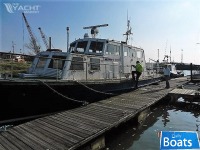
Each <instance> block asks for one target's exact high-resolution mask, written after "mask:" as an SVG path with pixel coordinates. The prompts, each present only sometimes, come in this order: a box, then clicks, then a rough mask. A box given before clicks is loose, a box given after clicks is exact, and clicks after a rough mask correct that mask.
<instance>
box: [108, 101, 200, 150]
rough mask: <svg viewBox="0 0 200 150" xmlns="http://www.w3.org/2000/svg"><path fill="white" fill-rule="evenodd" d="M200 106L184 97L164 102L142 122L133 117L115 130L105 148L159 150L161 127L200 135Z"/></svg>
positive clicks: (166, 129)
mask: <svg viewBox="0 0 200 150" xmlns="http://www.w3.org/2000/svg"><path fill="white" fill-rule="evenodd" d="M199 110H200V105H199V104H196V103H188V102H184V101H182V102H179V101H178V102H177V103H176V104H173V105H160V106H158V107H157V108H155V109H153V110H151V113H149V116H148V117H147V119H146V120H145V121H144V122H142V123H141V124H137V123H136V122H135V121H131V122H129V123H128V124H127V125H124V126H122V127H120V128H119V129H118V130H115V131H114V132H113V133H111V135H110V136H108V138H106V148H105V149H107V150H108V149H109V150H122V149H124V150H139V149H145V150H156V149H159V148H160V139H159V137H158V133H159V131H197V132H198V134H199V135H200V112H199Z"/></svg>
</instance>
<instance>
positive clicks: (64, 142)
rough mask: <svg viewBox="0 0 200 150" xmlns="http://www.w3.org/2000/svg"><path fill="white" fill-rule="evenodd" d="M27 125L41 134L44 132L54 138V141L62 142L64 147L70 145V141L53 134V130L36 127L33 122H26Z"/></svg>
mask: <svg viewBox="0 0 200 150" xmlns="http://www.w3.org/2000/svg"><path fill="white" fill-rule="evenodd" d="M28 126H29V127H32V128H33V129H34V130H37V131H38V132H40V133H41V134H44V135H45V136H47V137H50V138H51V139H53V140H55V141H56V142H59V143H62V144H63V145H65V148H67V147H70V146H71V142H68V141H66V140H65V139H63V137H61V136H58V135H57V134H55V133H54V132H52V130H50V129H48V128H45V127H44V128H43V127H38V126H37V125H35V124H34V123H31V124H28Z"/></svg>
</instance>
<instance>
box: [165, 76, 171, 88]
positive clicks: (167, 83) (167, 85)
mask: <svg viewBox="0 0 200 150" xmlns="http://www.w3.org/2000/svg"><path fill="white" fill-rule="evenodd" d="M164 77H165V81H166V88H170V85H169V76H168V75H165V76H164Z"/></svg>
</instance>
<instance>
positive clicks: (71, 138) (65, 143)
mask: <svg viewBox="0 0 200 150" xmlns="http://www.w3.org/2000/svg"><path fill="white" fill-rule="evenodd" d="M186 82H187V81H186V80H170V86H171V87H172V88H170V89H165V88H164V87H165V82H161V83H160V84H159V85H150V86H147V87H143V88H139V89H138V90H135V91H132V92H129V93H124V94H121V95H119V96H114V97H111V98H109V99H105V100H102V101H99V102H95V103H91V104H89V105H87V106H83V107H80V108H76V109H72V110H68V111H64V112H61V113H57V114H55V115H51V116H47V117H43V118H39V119H36V120H33V121H30V122H28V123H24V124H22V125H19V126H16V127H13V128H11V129H10V130H9V131H7V132H3V133H0V149H1V148H2V150H4V149H5V150H10V149H12V150H15V149H16V150H17V149H22V150H23V149H24V150H27V149H34V150H35V149H37V150H46V149H52V150H54V149H55V150H58V149H63V150H64V149H71V150H73V149H76V148H78V147H80V146H81V145H83V144H85V143H86V142H89V141H90V140H92V139H94V138H96V137H98V136H100V135H102V134H103V133H105V132H106V131H108V130H110V129H112V128H114V127H116V126H118V125H120V124H121V123H123V122H125V121H128V120H130V119H131V118H133V117H135V115H137V114H138V113H139V112H141V111H142V110H144V109H146V108H148V107H150V106H151V105H152V104H154V103H156V102H158V101H159V100H160V99H162V98H164V97H165V96H166V95H167V94H168V93H169V92H170V91H171V90H172V89H173V88H176V86H178V85H181V84H183V83H186ZM185 92H188V91H185Z"/></svg>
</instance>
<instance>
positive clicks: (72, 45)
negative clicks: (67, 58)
mask: <svg viewBox="0 0 200 150" xmlns="http://www.w3.org/2000/svg"><path fill="white" fill-rule="evenodd" d="M75 46H76V42H74V43H71V44H70V52H74V51H75Z"/></svg>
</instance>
